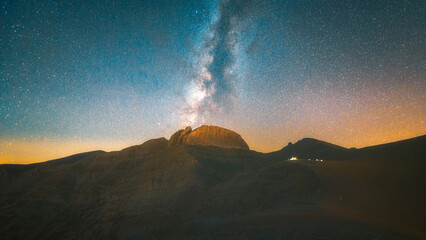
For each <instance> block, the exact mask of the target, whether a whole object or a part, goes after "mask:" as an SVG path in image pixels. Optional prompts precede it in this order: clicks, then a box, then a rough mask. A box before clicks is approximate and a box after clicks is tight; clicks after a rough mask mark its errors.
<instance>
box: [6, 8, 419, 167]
mask: <svg viewBox="0 0 426 240" xmlns="http://www.w3.org/2000/svg"><path fill="white" fill-rule="evenodd" d="M0 3H1V5H0V7H1V9H0V22H1V24H0V163H31V162H39V161H45V160H50V159H54V158H59V157H64V156H67V155H71V154H74V153H79V152H84V151H90V150H97V149H103V150H107V151H112V150H119V149H121V148H124V147H127V146H130V145H135V144H140V143H142V142H144V141H146V140H148V139H152V138H158V137H163V136H164V137H166V138H169V137H170V135H171V134H173V132H175V131H176V130H178V129H180V128H183V127H185V126H187V125H190V126H192V127H193V128H195V127H198V126H200V125H202V124H211V125H219V126H223V127H226V128H229V129H232V130H234V131H236V132H238V133H240V134H241V135H242V137H243V138H244V139H245V140H246V141H247V143H248V144H249V146H250V147H251V149H253V150H256V151H261V152H270V151H275V150H279V149H281V148H282V147H283V146H285V145H287V143H288V142H295V141H297V140H300V139H301V138H303V137H313V138H317V139H321V140H325V141H328V142H332V143H335V144H338V145H342V146H344V147H364V146H369V145H375V144H382V143H386V142H392V141H397V140H402V139H406V138H411V137H415V136H419V135H423V134H426V125H425V120H426V104H425V102H426V24H425V22H426V2H425V1H423V0H419V1H415V0H413V1H408V0H407V1H405V0H399V1H393V0H375V1H340V0H310V1H308V0H299V1H285V0H282V1H279V0H271V1H260V0H252V1H250V0H216V1H201V0H188V1H183V0H167V1H166V0H152V1H151V0H143V1H130V0H129V1H126V0H122V1H111V0H104V1H90V0H89V1H88V0H84V1H83V0H81V1H80V0H76V1H63V0H37V1H31V0H28V1H20V0H18V1H16V0H2V1H0Z"/></svg>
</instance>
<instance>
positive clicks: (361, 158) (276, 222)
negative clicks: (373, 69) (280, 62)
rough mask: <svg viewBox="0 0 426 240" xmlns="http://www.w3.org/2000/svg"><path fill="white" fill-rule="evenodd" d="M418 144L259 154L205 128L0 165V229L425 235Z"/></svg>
mask: <svg viewBox="0 0 426 240" xmlns="http://www.w3.org/2000/svg"><path fill="white" fill-rule="evenodd" d="M283 145H284V144H283ZM425 149H426V135H425V136H420V137H417V138H413V139H408V140H404V141H400V142H395V143H389V144H384V145H379V146H372V147H367V148H362V149H347V148H343V147H340V146H336V145H333V144H330V143H327V142H324V141H319V140H315V139H310V138H305V139H302V140H300V141H298V142H296V143H294V144H288V145H287V146H286V147H284V148H282V149H281V150H279V151H276V152H272V153H267V154H263V153H259V152H255V151H251V150H250V149H249V146H248V145H247V143H246V142H245V141H244V140H243V138H242V137H241V136H240V135H239V134H237V133H235V132H233V131H230V130H227V129H224V128H220V127H215V126H201V127H200V128H197V129H194V130H192V129H191V128H186V129H184V130H180V131H178V132H176V133H175V134H173V135H172V136H171V137H170V139H169V140H167V139H165V138H159V139H152V140H149V141H147V142H145V143H143V144H141V145H137V146H132V147H129V148H126V149H123V150H121V151H117V152H103V151H94V152H88V153H81V154H77V155H73V156H70V157H66V158H62V159H57V160H52V161H47V162H43V163H37V164H29V165H10V164H3V165H0V236H1V239H5V240H6V239H323V240H326V239H426V204H425V203H426V175H425V170H426V152H425ZM291 158H293V159H296V158H297V160H296V161H294V160H289V159H291Z"/></svg>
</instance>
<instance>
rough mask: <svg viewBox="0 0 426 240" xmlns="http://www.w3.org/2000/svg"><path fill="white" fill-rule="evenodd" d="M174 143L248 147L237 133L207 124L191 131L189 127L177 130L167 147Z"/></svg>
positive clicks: (174, 144)
mask: <svg viewBox="0 0 426 240" xmlns="http://www.w3.org/2000/svg"><path fill="white" fill-rule="evenodd" d="M176 145H202V146H216V147H223V148H240V149H249V146H248V145H247V143H246V142H245V141H244V139H243V138H242V137H241V136H240V135H239V134H238V133H236V132H234V131H231V130H228V129H226V128H221V127H217V126H209V125H203V126H201V127H199V128H197V129H195V130H194V131H192V129H191V127H186V128H185V129H182V130H179V131H177V132H176V133H174V134H173V135H172V136H171V137H170V140H169V147H173V146H176Z"/></svg>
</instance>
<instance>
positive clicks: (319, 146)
mask: <svg viewBox="0 0 426 240" xmlns="http://www.w3.org/2000/svg"><path fill="white" fill-rule="evenodd" d="M347 150H348V149H347V148H344V147H341V146H338V145H334V144H331V143H328V142H324V141H320V140H316V139H313V138H304V139H302V140H300V141H297V142H296V143H295V144H292V143H289V144H288V145H287V146H286V147H284V148H282V149H281V150H279V151H277V152H272V153H269V155H270V156H272V157H279V158H281V159H289V158H291V157H297V158H301V159H316V158H321V159H335V158H337V157H339V156H341V155H342V154H343V153H345V152H347Z"/></svg>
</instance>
